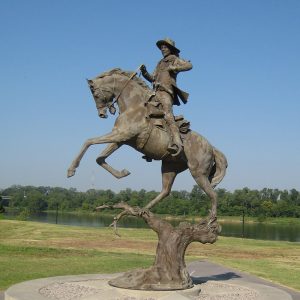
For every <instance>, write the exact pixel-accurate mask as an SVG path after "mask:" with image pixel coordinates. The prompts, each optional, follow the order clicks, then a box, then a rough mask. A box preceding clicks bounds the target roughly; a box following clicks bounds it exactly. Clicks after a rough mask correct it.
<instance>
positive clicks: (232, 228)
mask: <svg viewBox="0 0 300 300" xmlns="http://www.w3.org/2000/svg"><path fill="white" fill-rule="evenodd" d="M5 215H6V217H7V218H14V217H15V216H14V215H13V214H5ZM29 220H30V221H38V222H45V223H54V224H55V223H56V214H55V213H54V212H53V213H52V212H47V213H46V212H43V213H39V214H36V215H31V216H30V217H29ZM112 221H113V217H112V216H107V215H101V214H100V213H99V214H96V215H90V214H72V213H59V214H58V216H57V223H58V224H62V225H71V226H88V227H106V226H109V224H111V223H112ZM170 222H171V223H172V224H173V225H177V224H178V223H179V221H176V220H173V221H170ZM118 226H119V227H127V228H148V226H147V224H146V223H145V222H144V221H143V220H141V219H139V218H134V217H125V218H123V219H121V220H120V222H119V223H118ZM221 226H222V232H221V234H220V235H221V236H232V237H242V232H243V228H242V222H235V223H230V222H227V223H221ZM244 237H245V238H250V239H259V240H276V241H290V242H300V225H294V224H293V225H285V224H284V225H283V224H265V223H245V227H244Z"/></svg>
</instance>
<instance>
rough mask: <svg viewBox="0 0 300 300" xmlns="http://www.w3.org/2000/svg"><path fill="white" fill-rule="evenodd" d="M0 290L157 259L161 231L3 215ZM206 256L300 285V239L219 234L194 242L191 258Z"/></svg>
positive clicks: (146, 263) (116, 269) (117, 269)
mask: <svg viewBox="0 0 300 300" xmlns="http://www.w3.org/2000/svg"><path fill="white" fill-rule="evenodd" d="M0 229H1V230H0V265H1V272H0V290H3V289H6V288H7V287H8V286H10V285H12V284H15V283H17V282H21V281H24V280H30V279H35V278H41V277H50V276H59V275H71V274H74V275H75V274H84V273H85V274H87V273H113V272H122V271H125V270H129V269H133V268H139V267H148V266H149V265H151V264H152V263H153V260H154V254H155V249H156V243H157V237H156V234H155V233H154V232H153V231H151V230H149V229H125V228H121V229H120V234H121V238H120V237H117V236H115V235H114V234H113V232H112V230H111V229H110V228H87V227H75V226H63V225H54V224H45V223H38V222H24V221H15V220H0ZM199 259H207V260H210V261H213V262H217V263H220V264H223V265H224V266H228V267H232V268H236V269H238V270H241V271H245V272H247V273H251V274H254V275H257V276H260V277H262V278H265V279H268V280H271V281H273V282H276V283H279V284H282V285H285V286H288V287H290V288H294V289H296V290H300V243H291V242H278V241H262V240H250V239H240V238H230V237H220V238H219V239H218V241H217V242H216V243H215V244H213V245H210V244H206V245H203V244H200V243H192V244H191V245H190V246H189V247H188V249H187V253H186V260H187V261H189V262H190V261H193V260H199Z"/></svg>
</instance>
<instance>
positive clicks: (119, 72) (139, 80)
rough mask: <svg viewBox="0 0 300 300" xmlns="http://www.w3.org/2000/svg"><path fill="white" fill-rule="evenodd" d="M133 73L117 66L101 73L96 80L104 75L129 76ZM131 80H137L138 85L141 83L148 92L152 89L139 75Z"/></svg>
mask: <svg viewBox="0 0 300 300" xmlns="http://www.w3.org/2000/svg"><path fill="white" fill-rule="evenodd" d="M132 73H134V71H124V70H122V69H120V68H115V69H111V70H109V71H106V72H104V73H101V74H100V75H98V76H97V77H96V78H95V79H94V80H96V79H100V78H103V77H106V76H112V75H113V74H117V75H124V76H126V77H128V78H129V77H130V76H131V75H132ZM131 80H133V81H135V82H136V83H137V84H138V85H140V86H141V87H142V88H143V89H144V90H146V91H147V92H148V91H150V88H149V86H148V85H147V84H146V82H145V81H144V80H142V79H141V78H139V77H137V76H134V77H133V78H132V79H131Z"/></svg>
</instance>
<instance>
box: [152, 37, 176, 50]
mask: <svg viewBox="0 0 300 300" xmlns="http://www.w3.org/2000/svg"><path fill="white" fill-rule="evenodd" d="M161 45H167V46H168V47H170V48H171V49H172V50H173V51H175V52H177V53H179V52H180V50H179V49H178V48H176V47H175V42H174V41H173V40H171V39H169V38H165V39H164V40H159V41H157V42H156V46H157V47H158V48H159V49H160V47H161Z"/></svg>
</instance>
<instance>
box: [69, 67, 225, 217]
mask: <svg viewBox="0 0 300 300" xmlns="http://www.w3.org/2000/svg"><path fill="white" fill-rule="evenodd" d="M134 75H135V73H129V72H125V71H122V70H121V69H113V70H110V71H108V72H105V73H102V74H101V75H99V76H97V77H96V78H94V79H92V80H88V83H89V85H90V88H91V90H92V92H93V96H94V99H95V102H96V107H97V110H98V114H99V117H101V118H107V109H109V111H110V112H111V113H112V114H114V113H115V108H114V106H113V104H114V103H116V104H117V105H118V108H119V116H118V117H117V118H116V121H115V125H114V127H113V129H112V131H111V132H110V133H108V134H105V135H103V136H100V137H95V138H91V139H88V140H86V142H85V143H84V144H83V147H82V148H81V150H80V152H79V154H78V156H76V158H75V159H74V160H73V162H72V164H71V166H70V168H69V169H68V177H71V176H73V175H74V174H75V170H76V168H77V167H78V166H79V163H80V161H81V159H82V157H83V155H84V153H85V152H86V151H87V149H88V148H89V147H90V146H91V145H96V144H109V145H108V146H107V147H106V148H105V149H104V151H103V152H102V153H101V154H100V155H99V157H98V158H97V160H96V161H97V163H98V164H99V165H100V166H101V167H103V168H104V169H105V170H107V171H108V172H110V173H111V174H112V175H113V176H115V177H116V178H122V177H125V176H127V175H129V174H130V172H128V171H127V170H122V171H118V170H115V169H114V168H112V167H111V166H110V165H109V164H107V163H106V161H105V159H106V158H107V157H108V156H109V155H111V154H112V153H113V152H114V151H116V150H117V149H118V148H120V147H121V146H122V145H124V144H125V145H129V146H131V147H133V148H134V149H136V150H137V151H139V152H141V153H143V154H145V155H146V157H147V158H151V159H155V160H161V161H162V167H161V173H162V190H161V192H160V194H159V195H158V196H157V197H156V198H154V199H152V200H151V201H150V202H149V203H148V204H147V205H146V206H145V209H151V208H152V207H153V206H154V205H155V204H156V203H158V202H159V201H161V200H162V199H164V198H165V197H167V196H168V195H169V194H170V191H171V188H172V185H173V183H174V180H175V178H176V176H177V174H179V173H181V172H183V171H185V170H186V169H189V170H190V172H191V174H192V176H193V178H194V179H195V181H196V182H197V184H198V185H199V186H200V187H201V189H202V190H203V191H204V192H205V193H206V194H207V195H208V196H209V198H210V199H211V202H212V207H211V211H210V220H211V221H212V220H214V219H216V216H217V195H216V192H215V191H214V187H215V186H216V185H217V184H218V183H220V182H221V180H222V179H223V177H224V176H225V172H226V168H227V160H226V157H225V156H224V154H222V153H221V152H220V151H219V150H217V149H216V148H214V147H213V146H212V145H210V143H209V142H208V141H207V140H206V139H205V138H204V137H202V136H201V135H200V134H198V133H196V132H195V131H192V130H189V132H188V133H187V134H185V137H184V140H183V148H184V151H183V152H184V153H182V155H180V156H177V157H173V156H171V155H166V154H167V153H168V152H167V148H168V144H169V141H170V136H169V134H168V132H167V131H165V130H162V129H161V128H159V127H156V126H154V127H153V128H152V129H151V131H149V126H150V125H149V123H150V120H149V118H148V111H147V107H146V105H145V103H146V102H147V101H148V99H149V95H150V94H151V93H153V92H152V91H151V90H150V88H149V87H148V86H147V85H146V83H145V82H144V81H143V80H141V79H140V78H138V77H136V76H134ZM145 137H146V138H145Z"/></svg>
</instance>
